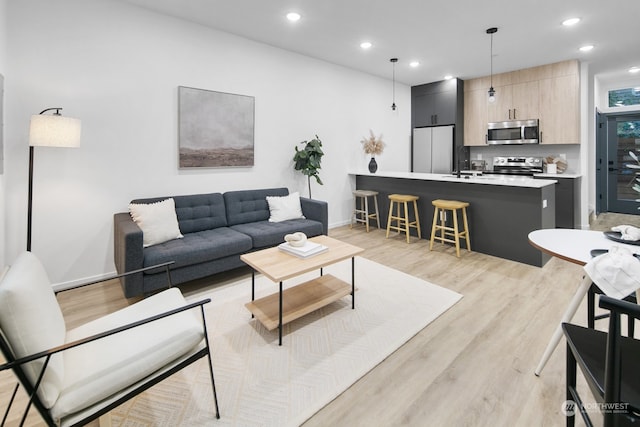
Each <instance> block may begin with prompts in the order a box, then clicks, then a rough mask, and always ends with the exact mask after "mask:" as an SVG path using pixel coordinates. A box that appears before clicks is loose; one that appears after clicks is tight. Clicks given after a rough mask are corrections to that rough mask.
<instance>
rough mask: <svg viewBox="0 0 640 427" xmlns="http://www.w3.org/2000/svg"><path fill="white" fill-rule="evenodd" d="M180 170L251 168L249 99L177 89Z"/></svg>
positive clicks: (251, 100) (252, 102) (251, 111)
mask: <svg viewBox="0 0 640 427" xmlns="http://www.w3.org/2000/svg"><path fill="white" fill-rule="evenodd" d="M178 103H179V147H180V167H181V168H197V167H201V168H216V167H246V166H253V159H254V148H253V131H254V110H255V99H254V97H252V96H246V95H236V94H232V93H224V92H215V91H210V90H203V89H194V88H189V87H183V86H180V87H179V88H178Z"/></svg>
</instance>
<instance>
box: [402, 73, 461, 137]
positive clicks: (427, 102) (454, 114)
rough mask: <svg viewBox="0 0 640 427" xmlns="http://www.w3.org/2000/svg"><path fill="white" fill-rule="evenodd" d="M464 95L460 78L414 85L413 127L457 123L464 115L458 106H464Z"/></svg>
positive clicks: (412, 95) (412, 96) (412, 90)
mask: <svg viewBox="0 0 640 427" xmlns="http://www.w3.org/2000/svg"><path fill="white" fill-rule="evenodd" d="M463 97H464V94H463V91H462V81H461V80H458V79H451V80H442V81H440V82H434V83H428V84H424V85H418V86H412V87H411V122H412V127H414V128H417V127H425V126H443V125H455V124H456V122H457V121H458V119H459V117H460V116H461V115H462V113H461V110H460V111H459V109H458V107H462V103H463V99H464V98H463ZM460 123H462V122H460Z"/></svg>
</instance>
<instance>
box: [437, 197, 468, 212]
mask: <svg viewBox="0 0 640 427" xmlns="http://www.w3.org/2000/svg"><path fill="white" fill-rule="evenodd" d="M431 204H432V205H433V206H435V207H437V208H440V209H447V210H452V209H462V208H466V207H468V206H469V203H468V202H460V201H458V200H443V199H436V200H434V201H433V202H431Z"/></svg>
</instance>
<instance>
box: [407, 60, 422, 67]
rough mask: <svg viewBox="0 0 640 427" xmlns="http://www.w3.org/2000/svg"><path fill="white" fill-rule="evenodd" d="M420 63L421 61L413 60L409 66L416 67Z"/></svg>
mask: <svg viewBox="0 0 640 427" xmlns="http://www.w3.org/2000/svg"><path fill="white" fill-rule="evenodd" d="M419 65H420V62H419V61H411V62H409V67H412V68H416V67H417V66H419Z"/></svg>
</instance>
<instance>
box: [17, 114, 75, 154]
mask: <svg viewBox="0 0 640 427" xmlns="http://www.w3.org/2000/svg"><path fill="white" fill-rule="evenodd" d="M81 127H82V126H81V124H80V119H75V118H73V117H64V116H61V115H44V114H39V115H34V116H31V124H30V126H29V145H31V146H34V147H79V146H80V130H81Z"/></svg>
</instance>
